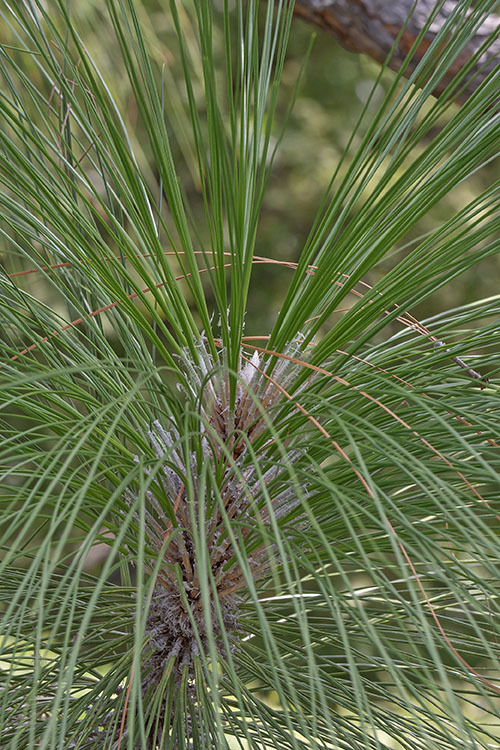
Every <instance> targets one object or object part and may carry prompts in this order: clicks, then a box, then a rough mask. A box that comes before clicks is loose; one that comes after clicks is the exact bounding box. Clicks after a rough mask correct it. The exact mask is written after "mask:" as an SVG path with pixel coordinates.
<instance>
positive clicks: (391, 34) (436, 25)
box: [295, 0, 500, 102]
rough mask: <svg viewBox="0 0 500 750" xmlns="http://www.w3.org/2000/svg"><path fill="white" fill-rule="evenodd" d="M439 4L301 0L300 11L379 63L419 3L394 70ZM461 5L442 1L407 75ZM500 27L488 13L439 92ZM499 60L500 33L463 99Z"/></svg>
mask: <svg viewBox="0 0 500 750" xmlns="http://www.w3.org/2000/svg"><path fill="white" fill-rule="evenodd" d="M435 5H436V3H435V0H417V2H415V1H414V0H389V1H388V0H296V3H295V14H296V15H297V16H299V17H301V18H304V19H306V20H307V21H311V22H312V23H315V24H316V25H317V26H320V27H321V28H322V29H326V30H327V31H329V32H330V33H331V34H333V35H334V36H335V37H336V39H337V40H338V41H339V42H340V43H341V44H342V46H343V47H345V48H346V49H348V50H350V51H351V52H361V53H363V54H365V55H368V56H369V57H372V58H373V59H374V60H377V62H383V61H384V60H385V59H386V58H387V56H388V54H389V53H390V51H391V49H392V46H393V44H394V43H395V41H396V39H397V37H398V34H399V33H400V32H401V29H402V28H403V26H404V24H405V21H406V19H407V18H408V16H409V15H410V13H411V11H412V8H414V10H413V13H412V15H411V18H410V20H409V21H408V24H407V25H406V28H405V30H404V32H403V33H402V35H401V38H400V40H399V43H398V46H397V48H396V50H395V51H394V54H393V55H392V58H391V61H390V63H389V66H390V67H391V68H392V69H393V70H399V69H400V67H401V65H402V63H403V61H404V59H405V57H406V55H407V54H408V52H409V51H410V49H411V47H412V45H413V44H414V42H415V40H416V39H417V37H418V35H419V33H420V31H421V30H422V28H423V27H424V26H425V24H426V22H427V20H428V19H429V16H430V14H431V13H432V11H433V9H434V7H435ZM456 5H457V2H456V0H445V2H444V3H443V4H442V7H441V8H440V10H439V12H438V13H437V15H436V16H435V19H434V20H433V22H432V24H431V26H430V28H429V29H428V30H427V32H426V34H425V37H424V40H423V41H422V43H421V44H420V46H419V48H418V50H417V52H416V53H415V54H414V56H413V59H412V61H411V63H410V65H409V66H408V67H407V68H406V71H405V75H406V76H409V75H410V74H411V73H412V72H413V70H414V69H415V67H416V65H417V64H418V62H419V61H420V59H421V58H422V56H423V54H424V52H425V51H426V49H427V48H428V47H429V45H430V43H431V42H432V40H433V39H434V37H435V36H436V34H437V33H438V31H439V30H440V29H441V27H442V26H443V24H444V23H445V21H446V19H447V18H448V17H449V15H450V14H451V13H452V12H453V10H454V9H455V7H456ZM414 6H415V7H414ZM499 30H500V16H497V15H490V16H488V18H487V19H486V20H485V21H484V22H483V24H482V25H481V27H480V28H479V29H478V32H477V34H476V36H475V37H474V38H473V39H472V40H471V42H470V43H469V44H468V45H467V47H466V49H465V51H464V53H463V54H462V55H461V56H460V57H459V58H458V59H457V60H456V61H455V62H454V64H453V65H452V66H451V67H450V69H449V71H448V72H447V74H446V76H445V77H444V79H443V80H442V81H441V83H440V85H439V87H438V88H437V89H436V90H435V91H434V93H435V94H439V93H441V92H442V91H443V90H444V89H445V88H446V86H447V85H448V84H449V83H450V81H451V80H452V79H453V77H454V76H455V75H456V74H457V73H458V72H459V70H460V68H461V67H463V65H464V64H465V63H466V62H467V60H469V59H470V58H471V57H472V55H473V54H474V53H475V52H476V51H477V50H478V49H479V48H480V46H481V45H482V44H483V43H484V42H485V41H486V39H487V38H488V37H489V36H490V35H491V34H493V33H495V32H497V33H498V32H499ZM499 62H500V39H498V38H497V39H495V40H494V41H493V42H492V43H491V44H490V45H489V47H488V49H487V50H486V51H485V52H484V54H482V55H481V57H480V58H479V60H478V62H477V63H476V64H475V66H474V68H473V69H472V70H471V73H470V75H469V76H468V82H467V85H466V87H465V88H464V89H463V91H461V93H460V96H458V97H457V100H458V101H461V102H463V101H465V100H466V99H467V98H468V97H469V96H470V95H471V94H472V93H473V91H475V90H476V89H477V88H478V86H479V85H480V84H481V82H482V81H483V80H484V79H485V77H486V76H487V75H488V74H489V73H491V71H492V70H493V68H494V67H495V66H496V65H498V63H499Z"/></svg>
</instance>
